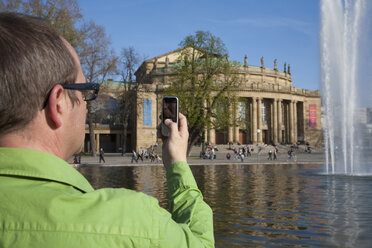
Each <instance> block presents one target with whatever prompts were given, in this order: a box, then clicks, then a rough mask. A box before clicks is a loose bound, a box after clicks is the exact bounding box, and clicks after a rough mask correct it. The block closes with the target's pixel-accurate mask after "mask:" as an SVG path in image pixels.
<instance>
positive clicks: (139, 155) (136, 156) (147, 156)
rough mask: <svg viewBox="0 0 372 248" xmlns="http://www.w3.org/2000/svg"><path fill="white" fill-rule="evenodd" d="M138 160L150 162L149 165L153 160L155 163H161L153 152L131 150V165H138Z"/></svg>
mask: <svg viewBox="0 0 372 248" xmlns="http://www.w3.org/2000/svg"><path fill="white" fill-rule="evenodd" d="M138 160H141V161H142V162H143V161H144V160H150V162H151V163H152V162H155V160H156V162H161V158H160V156H159V155H158V154H157V153H156V152H155V151H154V150H139V151H138V152H136V151H135V150H133V151H132V159H131V163H132V164H133V162H136V163H138Z"/></svg>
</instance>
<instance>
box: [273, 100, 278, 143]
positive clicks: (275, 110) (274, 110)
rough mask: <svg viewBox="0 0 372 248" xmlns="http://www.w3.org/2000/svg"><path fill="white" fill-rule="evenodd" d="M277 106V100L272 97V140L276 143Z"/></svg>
mask: <svg viewBox="0 0 372 248" xmlns="http://www.w3.org/2000/svg"><path fill="white" fill-rule="evenodd" d="M277 111H278V108H277V100H276V99H274V102H273V116H274V126H273V140H274V144H277V143H278V113H277Z"/></svg>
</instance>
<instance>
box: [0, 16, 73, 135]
mask: <svg viewBox="0 0 372 248" xmlns="http://www.w3.org/2000/svg"><path fill="white" fill-rule="evenodd" d="M0 53H1V56H0V116H1V118H0V135H3V134H6V133H9V132H13V131H17V130H20V129H22V128H24V127H25V126H26V125H27V124H29V123H30V122H31V121H32V120H33V119H34V117H35V116H36V114H37V112H38V111H39V110H40V108H41V106H42V105H43V104H44V101H45V100H46V99H47V97H48V94H49V92H50V90H51V89H52V88H53V86H55V85H56V84H72V83H75V81H76V77H77V74H78V67H77V66H76V63H75V61H74V58H73V57H72V55H71V52H70V51H69V50H68V48H67V46H66V44H65V43H64V41H63V40H62V39H61V37H60V36H59V35H58V34H57V32H56V31H55V30H54V29H53V28H51V27H50V26H49V25H47V24H46V23H45V22H44V21H42V20H40V19H37V18H33V17H29V16H25V15H21V14H15V13H0ZM70 94H71V95H70V96H71V97H72V98H73V100H76V99H75V96H74V92H71V93H70Z"/></svg>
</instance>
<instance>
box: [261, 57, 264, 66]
mask: <svg viewBox="0 0 372 248" xmlns="http://www.w3.org/2000/svg"><path fill="white" fill-rule="evenodd" d="M261 68H265V61H264V57H263V56H262V57H261Z"/></svg>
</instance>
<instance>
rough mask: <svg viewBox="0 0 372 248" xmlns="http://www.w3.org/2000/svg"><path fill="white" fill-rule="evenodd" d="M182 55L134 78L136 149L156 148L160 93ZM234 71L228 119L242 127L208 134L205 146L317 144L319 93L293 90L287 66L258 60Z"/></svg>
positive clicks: (146, 66)
mask: <svg viewBox="0 0 372 248" xmlns="http://www.w3.org/2000/svg"><path fill="white" fill-rule="evenodd" d="M183 49H189V48H188V47H185V48H181V49H177V50H175V51H172V52H169V53H166V54H163V55H160V56H157V57H154V58H151V59H148V60H146V61H144V62H143V63H142V65H141V66H140V67H139V69H138V70H137V72H136V78H137V81H140V82H142V83H144V87H143V90H142V91H140V92H138V95H137V110H136V112H137V120H136V123H135V126H134V130H133V132H132V134H133V135H134V136H135V142H136V143H135V147H136V148H137V149H142V148H147V147H150V146H151V145H154V144H155V143H156V142H157V140H156V127H157V125H158V124H159V123H160V119H159V115H160V114H161V99H162V96H163V91H164V89H166V88H167V87H168V86H169V85H170V83H171V82H172V80H174V77H175V71H174V66H175V63H176V60H177V59H178V57H179V56H180V54H181V51H182V50H183ZM237 69H238V74H239V77H240V84H239V87H238V88H236V89H234V90H235V91H236V94H237V96H238V97H239V102H238V105H239V106H238V107H237V108H235V109H237V111H236V112H235V113H231V114H232V116H233V118H238V116H242V115H244V117H245V119H246V122H245V124H244V125H240V126H238V125H236V126H229V127H226V129H224V130H214V129H208V130H207V131H206V135H205V137H206V140H205V141H208V142H210V143H211V144H226V143H228V142H233V143H237V142H239V143H241V144H257V143H260V144H262V143H266V144H271V143H295V142H309V143H310V144H311V145H313V146H320V145H321V144H322V142H323V140H322V124H321V100H320V95H319V91H312V90H305V89H299V88H296V87H293V86H292V77H291V73H290V68H289V66H288V69H287V67H286V65H285V68H284V71H279V70H278V69H277V61H276V60H275V61H274V68H273V69H269V68H265V66H264V61H263V58H262V59H261V67H258V66H252V65H248V64H247V60H246V59H245V61H244V64H240V65H239V66H237ZM243 113H244V114H243ZM154 134H155V135H154Z"/></svg>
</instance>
